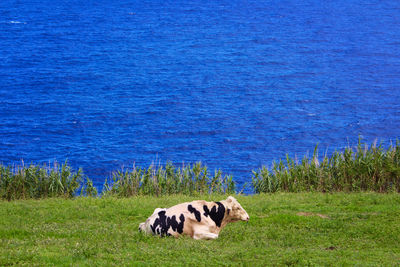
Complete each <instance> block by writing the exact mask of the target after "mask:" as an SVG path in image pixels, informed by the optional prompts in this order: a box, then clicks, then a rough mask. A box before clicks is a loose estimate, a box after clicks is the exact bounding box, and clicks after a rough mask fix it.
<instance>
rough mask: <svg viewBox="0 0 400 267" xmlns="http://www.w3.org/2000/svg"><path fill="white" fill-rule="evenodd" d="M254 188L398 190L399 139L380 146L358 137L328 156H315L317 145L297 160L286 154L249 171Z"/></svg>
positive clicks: (328, 190) (259, 189)
mask: <svg viewBox="0 0 400 267" xmlns="http://www.w3.org/2000/svg"><path fill="white" fill-rule="evenodd" d="M252 185H253V189H254V192H256V193H261V192H276V191H285V192H299V191H321V192H335V191H345V192H353V191H376V192H393V191H395V192H400V142H399V141H397V142H396V144H395V145H393V144H391V145H390V146H389V147H388V148H386V149H384V148H383V147H382V145H379V146H377V145H376V143H375V144H372V145H370V146H368V145H366V144H364V143H363V142H362V141H361V140H359V142H358V145H357V146H356V147H355V148H351V147H347V148H345V149H344V151H335V152H334V153H333V154H332V155H331V156H330V157H328V156H327V155H325V156H323V157H322V159H320V158H319V157H318V145H317V146H316V147H315V150H314V153H313V156H312V158H308V157H307V156H305V157H304V158H303V159H302V160H301V162H298V160H297V159H292V158H290V157H289V156H286V161H283V160H280V161H279V162H274V163H273V165H272V170H271V171H270V170H269V169H268V168H267V167H265V166H263V167H262V168H261V169H259V170H257V171H253V175H252Z"/></svg>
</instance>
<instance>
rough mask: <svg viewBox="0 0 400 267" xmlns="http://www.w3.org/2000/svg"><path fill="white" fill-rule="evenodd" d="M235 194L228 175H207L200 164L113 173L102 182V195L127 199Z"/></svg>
mask: <svg viewBox="0 0 400 267" xmlns="http://www.w3.org/2000/svg"><path fill="white" fill-rule="evenodd" d="M206 193H225V194H231V193H235V183H234V181H233V179H232V176H230V175H222V172H221V171H220V170H218V171H215V172H214V174H213V175H212V174H210V173H209V171H208V169H207V167H206V166H203V165H202V163H201V162H198V163H196V164H193V165H187V166H182V167H176V166H174V165H173V164H171V163H167V164H166V165H165V166H164V167H163V166H153V165H151V166H150V167H148V168H140V167H135V166H134V167H133V169H132V170H121V171H117V172H114V173H113V174H112V178H111V179H110V181H107V180H106V182H105V184H104V187H103V191H102V194H103V195H106V196H109V195H113V196H119V197H129V196H136V195H155V196H160V195H169V194H185V195H193V194H206Z"/></svg>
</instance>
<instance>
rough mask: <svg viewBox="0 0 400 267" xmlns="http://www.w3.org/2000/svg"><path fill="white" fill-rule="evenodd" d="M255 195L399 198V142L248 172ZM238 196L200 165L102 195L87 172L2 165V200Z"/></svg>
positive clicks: (134, 175) (128, 179) (129, 180)
mask: <svg viewBox="0 0 400 267" xmlns="http://www.w3.org/2000/svg"><path fill="white" fill-rule="evenodd" d="M249 174H250V175H251V185H250V186H251V189H252V191H253V192H254V193H256V194H257V193H273V192H308V191H311V192H361V191H374V192H380V193H387V192H397V193H399V192H400V142H399V141H397V142H396V144H394V145H393V144H392V145H390V146H389V147H387V148H383V147H382V146H381V145H379V146H377V145H375V144H372V145H369V146H368V145H366V144H363V143H362V142H361V141H359V143H358V145H357V146H356V147H354V148H351V147H347V148H345V149H344V150H343V151H335V152H334V153H332V154H331V155H330V156H327V155H324V156H322V157H319V155H318V146H316V147H315V150H314V153H313V156H312V157H310V158H309V157H307V156H305V157H304V158H303V159H301V160H298V159H296V158H295V159H293V158H290V157H289V156H287V157H286V159H285V160H280V161H279V162H274V163H273V164H272V167H271V168H267V167H266V166H263V167H261V168H260V169H258V170H253V171H251V172H249ZM250 175H249V176H250ZM215 193H217V194H234V193H240V192H238V189H237V188H236V185H235V182H234V179H233V177H232V176H231V175H226V174H223V173H222V172H221V171H220V170H215V171H214V172H213V173H212V172H210V171H209V170H208V168H207V166H204V165H203V164H202V163H201V162H198V163H195V164H192V165H186V166H182V167H177V166H175V165H173V164H172V163H167V164H166V165H164V166H162V165H159V166H154V165H150V166H149V167H148V168H141V167H133V168H132V169H130V170H127V169H125V170H119V171H115V172H113V173H112V177H111V178H109V179H106V180H105V183H104V185H103V188H102V190H101V192H100V194H99V193H98V192H97V189H96V188H95V187H94V185H93V182H92V180H91V179H90V178H89V177H87V176H86V175H84V173H83V170H82V169H79V170H77V171H74V170H72V168H71V166H69V165H68V162H65V163H64V164H58V163H54V164H53V165H52V166H49V165H34V164H31V165H25V164H23V163H22V164H20V165H14V166H5V165H2V164H0V199H6V200H14V199H29V198H48V197H67V198H72V197H74V196H77V195H86V196H98V195H101V196H116V197H130V196H137V195H152V196H161V195H171V194H183V195H199V194H200V195H202V194H215Z"/></svg>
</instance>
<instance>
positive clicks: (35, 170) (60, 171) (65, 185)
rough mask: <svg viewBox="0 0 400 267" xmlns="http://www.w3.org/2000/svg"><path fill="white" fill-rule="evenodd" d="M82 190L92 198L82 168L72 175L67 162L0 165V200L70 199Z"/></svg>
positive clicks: (90, 189) (91, 191)
mask: <svg viewBox="0 0 400 267" xmlns="http://www.w3.org/2000/svg"><path fill="white" fill-rule="evenodd" d="M79 188H81V193H82V194H85V195H86V194H90V195H94V194H97V192H94V190H95V188H94V187H93V184H91V181H90V180H89V179H88V178H86V183H85V177H84V175H83V172H82V170H81V169H79V170H78V171H77V172H73V171H72V170H71V167H70V166H69V165H68V163H67V162H65V163H64V164H62V165H60V164H58V163H57V162H54V163H53V166H51V165H50V164H49V165H46V164H44V165H42V166H37V165H29V166H25V164H24V162H22V164H21V165H16V166H3V165H0V198H3V199H7V200H13V199H21V198H46V197H69V198H70V197H73V196H75V195H76V194H77V192H78V189H79Z"/></svg>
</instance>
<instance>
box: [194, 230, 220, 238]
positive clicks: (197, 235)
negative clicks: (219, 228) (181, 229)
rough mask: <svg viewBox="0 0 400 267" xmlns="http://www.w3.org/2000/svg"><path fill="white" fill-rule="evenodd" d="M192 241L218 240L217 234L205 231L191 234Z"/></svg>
mask: <svg viewBox="0 0 400 267" xmlns="http://www.w3.org/2000/svg"><path fill="white" fill-rule="evenodd" d="M193 238H194V239H216V238H218V235H217V234H213V233H210V232H206V231H195V232H194V234H193Z"/></svg>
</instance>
